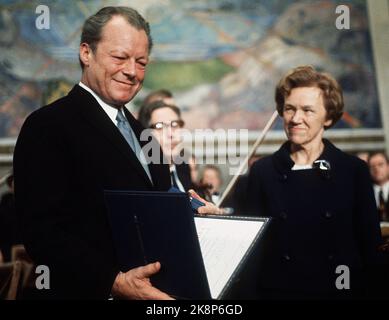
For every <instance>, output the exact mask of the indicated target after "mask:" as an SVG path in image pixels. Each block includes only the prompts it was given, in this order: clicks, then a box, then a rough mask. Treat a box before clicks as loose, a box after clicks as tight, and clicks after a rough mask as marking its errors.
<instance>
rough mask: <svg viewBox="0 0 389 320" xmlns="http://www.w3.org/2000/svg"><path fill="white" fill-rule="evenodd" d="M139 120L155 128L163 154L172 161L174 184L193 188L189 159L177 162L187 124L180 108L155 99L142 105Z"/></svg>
mask: <svg viewBox="0 0 389 320" xmlns="http://www.w3.org/2000/svg"><path fill="white" fill-rule="evenodd" d="M138 120H139V121H140V123H141V124H142V125H143V126H144V127H145V128H150V129H152V130H153V134H154V136H155V138H156V139H157V140H158V142H159V144H160V145H161V148H162V151H163V154H164V156H165V157H166V159H167V160H168V161H169V163H170V175H171V180H172V186H174V187H176V188H177V189H179V190H180V191H183V192H185V191H188V190H189V189H192V188H193V182H192V180H191V174H190V167H189V165H188V161H184V162H182V163H179V164H178V163H177V164H175V159H176V157H177V156H179V155H180V152H182V149H181V148H180V147H179V144H180V143H181V142H182V137H181V128H182V127H183V126H184V124H185V123H184V121H183V120H182V119H181V111H180V109H179V108H178V107H177V106H175V105H171V104H167V103H166V102H164V101H162V100H161V101H154V102H152V103H150V104H146V105H143V106H142V107H141V109H140V110H139V116H138Z"/></svg>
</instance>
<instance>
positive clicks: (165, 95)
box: [142, 89, 176, 106]
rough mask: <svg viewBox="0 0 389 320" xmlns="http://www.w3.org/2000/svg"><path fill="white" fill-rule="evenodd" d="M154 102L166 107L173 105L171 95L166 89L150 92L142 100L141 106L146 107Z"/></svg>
mask: <svg viewBox="0 0 389 320" xmlns="http://www.w3.org/2000/svg"><path fill="white" fill-rule="evenodd" d="M155 101H163V102H164V103H166V104H168V105H175V104H176V103H175V101H174V98H173V94H172V93H171V91H169V90H167V89H160V90H156V91H152V92H150V93H149V94H148V95H147V96H146V97H145V98H144V100H143V103H142V106H145V105H148V104H150V103H153V102H155Z"/></svg>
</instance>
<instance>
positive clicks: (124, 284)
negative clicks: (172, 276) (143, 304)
mask: <svg viewBox="0 0 389 320" xmlns="http://www.w3.org/2000/svg"><path fill="white" fill-rule="evenodd" d="M160 269H161V264H160V263H159V262H155V263H150V264H148V265H146V266H143V267H138V268H134V269H131V270H129V271H127V272H126V273H123V272H120V273H119V274H118V275H117V276H116V279H115V282H114V285H113V288H112V295H113V296H114V297H115V298H119V299H134V300H172V298H171V297H170V296H169V295H167V294H166V293H164V292H162V291H160V290H158V289H157V288H155V287H153V286H152V285H151V282H150V277H151V276H153V275H154V274H156V273H157V272H159V270H160Z"/></svg>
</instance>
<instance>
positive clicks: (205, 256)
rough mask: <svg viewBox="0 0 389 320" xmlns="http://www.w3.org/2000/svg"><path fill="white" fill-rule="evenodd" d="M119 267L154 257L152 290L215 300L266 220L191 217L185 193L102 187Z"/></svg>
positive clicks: (238, 268) (242, 264)
mask: <svg viewBox="0 0 389 320" xmlns="http://www.w3.org/2000/svg"><path fill="white" fill-rule="evenodd" d="M105 199H106V204H107V207H108V212H109V220H110V223H111V228H112V236H113V241H114V245H115V249H116V255H117V260H118V264H119V268H120V270H122V271H123V272H126V271H127V270H129V269H132V268H136V267H138V266H142V265H147V264H149V263H150V262H155V261H159V262H160V263H161V270H160V272H158V273H157V274H155V275H154V276H153V277H152V278H151V283H152V285H153V286H155V287H156V288H158V289H160V290H162V291H163V292H166V293H167V294H169V295H170V296H173V297H176V298H182V299H221V298H223V297H224V296H225V295H226V294H227V293H228V290H229V289H230V288H231V287H232V285H233V284H234V282H235V280H236V279H237V277H238V275H239V273H240V272H241V271H242V270H244V268H245V262H246V261H247V258H248V256H249V255H251V254H252V253H254V248H256V247H257V244H258V240H259V239H260V237H261V235H262V233H263V232H262V231H263V230H264V229H265V226H266V225H267V222H268V219H266V218H244V217H223V216H219V215H218V216H202V217H194V215H193V211H192V208H191V205H190V200H189V196H188V195H187V194H185V193H168V192H152V191H151V192H141V191H106V192H105Z"/></svg>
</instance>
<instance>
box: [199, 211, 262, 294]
mask: <svg viewBox="0 0 389 320" xmlns="http://www.w3.org/2000/svg"><path fill="white" fill-rule="evenodd" d="M265 222H266V219H262V220H254V219H251V218H249V219H240V218H238V217H236V218H227V217H220V218H217V217H195V225H196V229H197V234H198V237H199V243H200V248H201V253H202V256H203V261H204V266H205V270H206V273H207V278H208V284H209V288H210V291H211V296H212V298H213V299H218V298H220V297H221V296H223V293H224V291H225V290H227V287H228V284H229V282H230V281H231V280H232V278H233V275H234V273H235V272H237V270H238V269H239V268H240V265H241V264H244V258H245V256H246V255H247V254H248V253H249V252H250V250H251V248H252V246H253V245H254V244H255V241H256V239H257V238H258V236H259V234H260V233H261V230H262V229H263V227H264V224H265Z"/></svg>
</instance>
